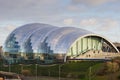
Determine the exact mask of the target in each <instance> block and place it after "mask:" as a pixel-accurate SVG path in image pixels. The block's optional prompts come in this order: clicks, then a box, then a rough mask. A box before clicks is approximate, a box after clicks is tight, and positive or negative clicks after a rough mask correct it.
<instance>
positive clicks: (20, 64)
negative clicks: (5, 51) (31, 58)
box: [20, 64, 23, 74]
mask: <svg viewBox="0 0 120 80" xmlns="http://www.w3.org/2000/svg"><path fill="white" fill-rule="evenodd" d="M20 66H21V70H20V71H21V74H22V71H23V64H20Z"/></svg>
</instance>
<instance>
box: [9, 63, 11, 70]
mask: <svg viewBox="0 0 120 80" xmlns="http://www.w3.org/2000/svg"><path fill="white" fill-rule="evenodd" d="M9 72H11V65H10V62H9Z"/></svg>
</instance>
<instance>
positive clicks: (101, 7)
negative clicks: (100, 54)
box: [0, 0, 120, 45]
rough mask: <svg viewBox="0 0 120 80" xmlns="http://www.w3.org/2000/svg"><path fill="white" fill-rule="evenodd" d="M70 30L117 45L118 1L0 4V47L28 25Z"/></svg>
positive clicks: (16, 0) (15, 0)
mask: <svg viewBox="0 0 120 80" xmlns="http://www.w3.org/2000/svg"><path fill="white" fill-rule="evenodd" d="M34 22H39V23H47V24H51V25H56V26H60V27H63V26H73V27H78V28H83V29H87V30H89V31H92V32H94V33H96V34H99V35H102V36H105V37H106V38H108V39H109V40H111V41H112V42H120V38H119V36H120V1H119V0H0V34H1V35H0V45H3V43H4V41H5V39H6V37H7V36H8V34H9V33H10V32H11V31H13V30H14V29H15V28H17V27H19V26H21V25H24V24H28V23H34Z"/></svg>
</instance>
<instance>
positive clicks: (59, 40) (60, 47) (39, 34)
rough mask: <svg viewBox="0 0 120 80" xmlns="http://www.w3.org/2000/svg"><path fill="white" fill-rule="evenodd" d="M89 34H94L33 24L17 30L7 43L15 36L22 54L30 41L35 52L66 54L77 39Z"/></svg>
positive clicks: (79, 29)
mask: <svg viewBox="0 0 120 80" xmlns="http://www.w3.org/2000/svg"><path fill="white" fill-rule="evenodd" d="M88 34H93V33H92V32H89V31H87V30H83V29H81V28H75V27H56V26H52V25H48V24H41V23H33V24H27V25H24V26H21V27H19V28H17V29H15V30H14V31H13V32H12V33H11V34H10V35H9V37H8V38H7V40H6V42H7V41H9V39H10V37H11V35H14V36H15V37H16V41H17V42H18V43H19V45H20V48H21V52H24V46H25V45H26V42H27V41H28V39H30V42H31V45H30V46H32V49H33V51H34V52H37V53H41V52H42V53H46V52H47V53H49V51H50V53H51V51H52V52H53V53H66V52H67V50H68V48H69V47H70V46H71V45H72V43H73V42H74V41H75V40H76V39H78V38H79V37H82V36H84V35H88ZM43 47H44V48H43ZM46 49H47V51H46Z"/></svg>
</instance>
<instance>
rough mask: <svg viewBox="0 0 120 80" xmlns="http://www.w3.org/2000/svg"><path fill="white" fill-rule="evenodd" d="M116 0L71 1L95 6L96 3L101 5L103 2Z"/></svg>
mask: <svg viewBox="0 0 120 80" xmlns="http://www.w3.org/2000/svg"><path fill="white" fill-rule="evenodd" d="M115 1H118V0H72V3H74V4H81V3H82V4H85V5H92V6H96V5H102V4H104V3H109V2H115Z"/></svg>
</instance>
